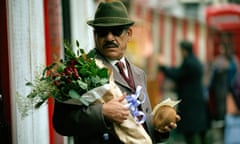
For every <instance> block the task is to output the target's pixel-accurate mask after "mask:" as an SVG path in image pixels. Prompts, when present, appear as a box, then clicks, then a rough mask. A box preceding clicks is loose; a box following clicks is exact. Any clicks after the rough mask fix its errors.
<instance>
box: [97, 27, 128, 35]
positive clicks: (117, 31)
mask: <svg viewBox="0 0 240 144" xmlns="http://www.w3.org/2000/svg"><path fill="white" fill-rule="evenodd" d="M124 30H126V28H115V29H95V32H96V34H97V35H98V36H99V37H105V36H107V35H108V34H109V32H111V33H112V34H113V35H114V36H121V35H122V33H123V31H124Z"/></svg>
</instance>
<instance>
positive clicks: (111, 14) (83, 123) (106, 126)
mask: <svg viewBox="0 0 240 144" xmlns="http://www.w3.org/2000/svg"><path fill="white" fill-rule="evenodd" d="M87 24H88V25H90V26H92V27H93V28H94V40H95V46H96V48H95V49H94V51H95V54H96V57H97V58H98V59H100V60H102V62H103V64H104V65H105V66H107V67H110V68H111V69H112V71H113V78H114V82H115V83H116V84H117V86H118V87H119V88H120V90H121V91H122V92H123V93H126V94H133V93H135V92H136V88H137V86H141V87H142V93H141V94H140V96H139V98H140V99H144V98H143V97H144V95H143V94H145V96H146V97H145V101H144V103H142V104H141V105H140V107H139V109H141V111H142V112H144V114H145V116H146V119H145V121H144V123H143V124H142V125H143V127H144V129H145V131H146V132H147V133H148V135H149V136H150V138H151V140H152V143H158V142H160V141H163V140H165V139H166V138H168V136H169V132H170V131H171V130H172V129H174V128H176V123H175V122H172V123H170V124H169V125H166V126H165V127H164V128H162V129H158V128H154V127H153V124H152V119H151V114H150V113H151V111H152V110H151V105H150V102H149V99H148V96H147V88H146V77H145V73H144V71H143V70H141V69H139V68H138V67H136V66H135V65H133V64H132V63H131V62H130V61H129V60H128V59H127V58H126V56H125V55H124V53H125V51H126V48H127V43H128V40H129V39H130V38H131V36H132V28H131V26H132V25H133V24H134V21H132V20H131V19H129V17H128V12H127V9H126V7H125V6H124V5H123V3H122V2H120V1H112V2H105V3H104V2H101V3H100V4H99V6H98V8H97V11H96V13H95V18H94V20H89V21H88V22H87ZM124 99H125V95H123V96H121V97H117V98H113V99H111V100H110V101H108V102H106V103H104V104H102V103H101V104H100V103H99V104H94V105H90V106H88V107H81V106H75V105H68V104H62V103H58V102H56V103H55V108H54V116H53V124H54V128H55V130H56V131H57V132H58V133H60V134H62V135H66V136H74V142H75V144H80V143H81V144H122V143H131V142H126V141H125V142H123V141H122V140H120V138H119V135H116V133H115V131H114V129H113V124H117V125H121V124H122V123H123V122H124V121H126V120H127V119H128V117H129V115H131V113H130V110H129V109H128V107H126V105H124V104H123V103H122V101H123V100H124ZM178 120H180V117H179V116H178V115H177V116H176V121H178Z"/></svg>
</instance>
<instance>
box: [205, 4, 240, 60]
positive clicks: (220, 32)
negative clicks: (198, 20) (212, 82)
mask: <svg viewBox="0 0 240 144" xmlns="http://www.w3.org/2000/svg"><path fill="white" fill-rule="evenodd" d="M206 21H207V25H208V26H209V27H210V31H209V35H208V37H209V39H211V40H212V41H213V56H216V55H217V53H218V49H217V48H218V45H219V44H220V43H227V44H229V46H230V47H231V48H232V49H233V50H234V51H235V53H236V55H237V56H238V58H240V5H237V4H221V5H216V6H209V7H207V8H206Z"/></svg>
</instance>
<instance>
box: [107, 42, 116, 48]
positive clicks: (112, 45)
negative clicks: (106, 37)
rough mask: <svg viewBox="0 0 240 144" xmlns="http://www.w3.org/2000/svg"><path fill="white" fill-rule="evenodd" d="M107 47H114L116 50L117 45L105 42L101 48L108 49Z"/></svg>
mask: <svg viewBox="0 0 240 144" xmlns="http://www.w3.org/2000/svg"><path fill="white" fill-rule="evenodd" d="M109 47H116V48H118V44H116V43H114V42H112V41H107V42H106V43H105V44H104V45H103V48H109Z"/></svg>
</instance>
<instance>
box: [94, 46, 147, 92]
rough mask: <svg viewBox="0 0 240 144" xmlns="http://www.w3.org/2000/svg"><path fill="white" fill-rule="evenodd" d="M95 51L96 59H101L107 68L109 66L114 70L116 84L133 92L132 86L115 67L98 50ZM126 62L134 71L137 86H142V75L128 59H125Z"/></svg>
mask: <svg viewBox="0 0 240 144" xmlns="http://www.w3.org/2000/svg"><path fill="white" fill-rule="evenodd" d="M95 51H96V58H97V59H101V60H102V62H103V64H104V65H105V66H107V67H108V68H110V69H112V71H113V78H114V81H115V82H116V83H118V84H120V85H121V86H123V87H126V88H128V89H129V90H131V88H130V86H129V85H128V84H127V82H126V81H125V80H124V79H123V78H122V76H121V74H120V73H119V72H118V71H117V70H116V69H115V68H114V67H113V65H112V64H111V63H110V62H109V61H108V60H107V59H106V58H105V57H104V56H102V55H101V54H100V53H99V52H98V51H97V50H95ZM125 60H126V61H127V62H128V63H129V65H130V68H131V70H132V74H133V79H134V83H135V86H137V85H141V82H142V80H141V79H142V78H141V76H140V73H139V71H138V70H137V68H136V66H134V65H133V64H132V63H131V62H130V61H129V60H128V59H127V58H125Z"/></svg>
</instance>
